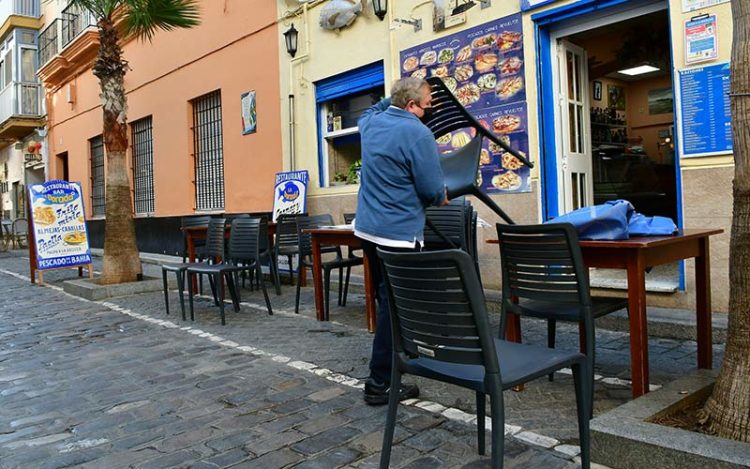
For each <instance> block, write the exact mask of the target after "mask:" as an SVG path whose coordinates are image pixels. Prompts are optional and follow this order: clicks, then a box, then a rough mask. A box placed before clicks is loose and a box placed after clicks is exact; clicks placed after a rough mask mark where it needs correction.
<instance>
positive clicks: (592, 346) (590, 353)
mask: <svg viewBox="0 0 750 469" xmlns="http://www.w3.org/2000/svg"><path fill="white" fill-rule="evenodd" d="M592 322H593V321H592ZM579 324H580V327H581V329H584V325H583V322H580V323H579ZM591 329H592V330H591V334H590V337H589V338H588V339H586V340H585V348H586V349H585V351H584V352H583V353H584V354H585V355H586V368H587V369H588V372H589V391H590V394H589V396H590V399H589V418H594V363H596V334H595V333H594V330H593V327H592V328H591ZM586 335H587V334H586V333H585V332H584V333H583V337H586ZM582 345H583V344H582Z"/></svg>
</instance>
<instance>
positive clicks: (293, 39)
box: [284, 23, 298, 57]
mask: <svg viewBox="0 0 750 469" xmlns="http://www.w3.org/2000/svg"><path fill="white" fill-rule="evenodd" d="M297 34H298V31H297V29H296V28H295V27H294V23H292V26H291V27H290V28H289V29H287V30H286V32H285V33H284V41H285V42H286V51H287V52H288V53H289V55H291V56H292V57H294V54H296V53H297Z"/></svg>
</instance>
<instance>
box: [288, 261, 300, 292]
mask: <svg viewBox="0 0 750 469" xmlns="http://www.w3.org/2000/svg"><path fill="white" fill-rule="evenodd" d="M286 260H287V265H288V266H289V283H290V284H291V285H294V272H293V271H292V256H286ZM297 281H298V282H299V279H297Z"/></svg>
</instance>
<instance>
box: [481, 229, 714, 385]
mask: <svg viewBox="0 0 750 469" xmlns="http://www.w3.org/2000/svg"><path fill="white" fill-rule="evenodd" d="M723 232H724V230H720V229H716V230H697V229H693V230H680V231H679V233H678V234H676V235H673V236H644V237H634V238H630V239H627V240H620V241H588V240H581V241H580V245H581V251H582V252H583V261H584V263H585V264H586V266H587V267H602V268H609V269H625V270H627V272H628V309H629V315H630V318H629V321H630V367H631V373H632V377H633V397H634V398H635V397H638V396H642V395H643V394H645V393H647V392H648V383H649V377H648V331H647V323H646V269H647V268H649V267H654V266H657V265H662V264H668V263H670V262H675V261H679V260H682V259H689V258H691V257H694V258H695V297H696V302H695V304H696V306H695V314H696V325H697V342H698V368H708V369H710V368H711V366H712V365H711V361H712V350H711V275H710V269H711V268H710V257H709V249H708V237H709V236H712V235H717V234H720V233H723ZM487 242H488V243H492V244H497V242H498V240H496V239H495V240H489V241H487ZM506 324H507V326H506V334H507V337H508V340H515V341H520V338H521V323H520V319H519V318H518V316H516V315H515V314H509V315H508V319H507V322H506Z"/></svg>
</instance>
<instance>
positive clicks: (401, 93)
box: [391, 77, 430, 109]
mask: <svg viewBox="0 0 750 469" xmlns="http://www.w3.org/2000/svg"><path fill="white" fill-rule="evenodd" d="M423 86H427V87H429V86H430V84H429V83H427V81H426V80H424V79H423V78H412V77H407V78H401V79H399V80H396V81H394V82H393V86H392V87H391V104H392V105H394V106H396V107H398V108H401V109H404V108H405V107H406V105H407V104H408V103H409V101H414V102H415V103H417V104H419V103H420V102H421V100H422V91H421V89H422V87H423Z"/></svg>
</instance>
